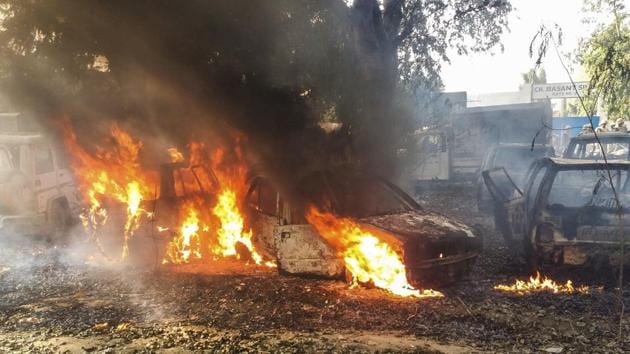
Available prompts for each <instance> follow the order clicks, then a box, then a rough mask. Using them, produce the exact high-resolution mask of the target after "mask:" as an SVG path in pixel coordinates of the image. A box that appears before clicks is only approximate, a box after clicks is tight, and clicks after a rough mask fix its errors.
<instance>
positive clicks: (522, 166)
mask: <svg viewBox="0 0 630 354" xmlns="http://www.w3.org/2000/svg"><path fill="white" fill-rule="evenodd" d="M554 155H555V152H554V149H553V147H551V146H547V145H538V144H536V145H533V146H532V145H531V144H516V143H513V144H498V145H495V146H493V147H492V148H490V150H489V151H488V154H487V155H486V157H485V159H484V161H483V164H482V165H481V169H480V171H486V170H492V169H495V168H497V167H505V169H506V170H507V171H508V172H509V173H510V176H511V177H512V178H513V180H514V182H515V183H516V185H517V186H519V187H520V188H522V186H523V183H524V180H523V179H524V178H525V173H526V172H527V168H528V167H529V165H530V164H531V163H532V161H534V160H535V159H537V158H539V157H544V156H554ZM477 208H478V209H479V210H480V211H483V212H490V211H492V197H491V196H490V194H489V193H488V189H487V188H486V185H485V183H484V181H483V176H482V175H481V173H479V177H478V179H477Z"/></svg>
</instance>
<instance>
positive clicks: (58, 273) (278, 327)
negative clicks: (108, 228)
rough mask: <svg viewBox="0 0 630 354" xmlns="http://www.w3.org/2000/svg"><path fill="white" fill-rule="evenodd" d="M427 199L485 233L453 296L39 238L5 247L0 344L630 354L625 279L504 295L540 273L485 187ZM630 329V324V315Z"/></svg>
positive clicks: (442, 188) (0, 269)
mask: <svg viewBox="0 0 630 354" xmlns="http://www.w3.org/2000/svg"><path fill="white" fill-rule="evenodd" d="M418 200H419V202H420V203H421V205H422V206H423V207H425V208H427V209H433V210H436V211H438V212H442V213H444V214H447V215H449V216H454V217H456V218H458V219H460V220H461V221H464V222H466V223H468V224H471V225H474V224H476V225H477V226H478V227H479V228H480V230H481V231H482V234H483V236H484V251H483V254H482V255H481V257H480V258H479V259H478V260H477V264H476V266H475V269H474V270H473V272H472V273H471V275H470V276H469V277H468V278H467V279H464V280H463V281H461V282H459V283H457V284H455V285H453V286H451V287H448V288H446V289H441V290H442V291H443V292H444V293H445V297H444V298H430V299H413V298H398V297H394V296H392V295H390V294H387V293H385V292H383V291H381V290H378V289H364V288H353V289H349V288H348V286H347V284H345V283H342V282H336V281H327V280H317V279H303V278H298V277H285V276H280V275H278V274H277V272H276V271H275V270H274V269H268V268H262V267H253V266H244V265H240V264H237V263H230V262H221V263H216V264H214V263H211V264H196V265H185V266H169V267H163V268H160V269H159V270H156V271H151V272H139V271H134V270H130V269H124V268H122V269H121V268H107V267H100V266H99V267H96V266H90V265H86V264H84V263H80V262H69V261H67V260H66V259H64V257H65V256H64V253H63V252H62V251H60V250H58V249H51V248H47V247H44V246H41V245H40V246H37V245H35V246H33V245H29V246H28V247H27V246H25V247H23V248H22V249H17V250H16V249H6V248H5V249H3V250H2V251H0V252H2V254H1V255H0V256H1V257H0V352H15V351H21V352H85V351H98V352H112V353H113V352H116V353H118V352H159V351H173V352H186V351H190V352H199V351H213V352H214V351H219V352H233V351H239V352H260V351H263V352H286V353H298V352H321V351H326V352H416V353H417V352H427V353H434V352H446V353H467V352H519V353H524V352H532V353H534V352H551V353H559V352H564V353H568V352H602V353H608V352H619V353H622V352H628V351H630V337H628V336H624V337H623V338H622V339H621V340H619V339H618V337H617V334H618V330H619V326H620V321H619V308H618V299H617V294H618V291H617V290H615V289H614V287H605V286H604V287H603V288H601V289H596V288H594V289H595V290H594V291H591V292H590V293H589V294H588V295H581V294H532V295H525V296H519V295H513V294H505V293H499V292H497V291H495V290H493V287H494V286H495V285H497V284H507V283H512V282H514V280H515V279H517V278H524V277H526V276H528V275H529V274H528V273H527V272H528V270H527V269H526V267H525V266H524V265H523V262H522V261H520V260H518V259H515V257H514V256H513V255H511V254H510V252H508V250H507V248H506V247H505V244H504V243H503V241H502V239H501V237H500V235H498V233H496V232H495V230H494V228H493V226H492V220H491V218H490V217H488V216H485V215H481V214H479V213H478V212H477V209H476V206H475V203H474V200H475V199H474V188H472V185H469V184H466V183H461V184H455V183H450V184H440V185H438V186H437V188H436V186H430V187H425V188H422V189H421V190H420V193H419V195H418ZM16 259H19V262H16V261H15V260H16ZM553 277H554V278H555V279H557V280H558V281H563V280H566V279H569V278H571V279H575V278H576V276H575V275H574V274H567V273H562V272H558V273H557V274H553ZM604 278H605V277H604ZM576 281H577V282H578V283H579V282H580V278H578V280H576ZM585 281H586V280H585ZM588 281H589V282H593V281H594V280H590V279H589V280H588ZM581 284H583V283H581ZM588 284H589V285H593V286H594V287H598V286H600V285H605V281H604V280H602V284H597V283H588ZM628 297H629V296H628V293H627V291H626V294H625V302H626V303H627V302H628ZM621 326H622V330H623V331H624V333H627V332H628V330H629V329H630V328H629V327H630V322H629V321H628V320H627V319H625V318H624V320H623V321H622V322H621Z"/></svg>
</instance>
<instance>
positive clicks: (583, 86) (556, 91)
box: [532, 81, 588, 100]
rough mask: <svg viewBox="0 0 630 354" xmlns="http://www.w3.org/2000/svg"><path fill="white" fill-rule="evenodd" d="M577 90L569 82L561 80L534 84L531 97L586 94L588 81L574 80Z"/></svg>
mask: <svg viewBox="0 0 630 354" xmlns="http://www.w3.org/2000/svg"><path fill="white" fill-rule="evenodd" d="M575 87H576V88H577V92H576V90H575V88H574V87H573V84H571V83H570V82H561V83H556V84H534V85H532V99H533V100H542V99H546V98H573V97H578V93H579V94H580V96H582V97H584V96H586V92H587V91H588V82H586V81H584V82H576V83H575Z"/></svg>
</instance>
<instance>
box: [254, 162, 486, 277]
mask: <svg viewBox="0 0 630 354" xmlns="http://www.w3.org/2000/svg"><path fill="white" fill-rule="evenodd" d="M298 186H299V187H298V191H296V193H295V194H296V196H294V197H293V198H291V200H289V199H288V198H285V197H284V196H283V195H282V193H280V192H279V191H278V189H277V188H275V187H274V186H273V184H272V183H270V181H269V180H268V179H266V178H265V177H263V176H256V177H253V178H252V179H251V182H250V188H249V190H248V193H247V197H246V203H247V208H248V215H249V219H250V220H251V224H252V228H253V232H254V237H255V239H256V240H257V242H258V243H259V244H261V245H263V247H262V248H264V249H266V252H268V254H269V255H270V256H273V257H275V258H277V261H278V268H279V270H280V272H281V273H285V274H302V275H316V276H323V277H330V278H336V277H343V276H344V268H345V267H344V260H345V261H346V267H347V263H348V262H347V260H348V256H347V253H346V254H345V255H344V257H340V254H339V253H340V252H339V247H335V245H334V244H335V243H339V242H342V243H343V242H344V240H343V238H346V237H350V236H348V233H351V231H348V232H344V231H340V230H332V229H334V228H335V227H337V226H338V227H339V228H344V227H345V228H346V230H354V231H355V232H356V233H363V234H366V235H367V234H370V235H371V234H374V235H378V236H379V238H380V239H386V240H387V244H388V245H391V246H392V248H393V249H394V250H395V251H396V252H397V253H398V254H400V255H401V256H402V257H401V258H402V260H403V262H404V264H405V269H406V278H407V279H408V280H409V281H410V282H411V284H413V285H414V286H420V284H421V286H427V285H436V284H445V283H449V282H452V281H454V280H456V279H457V278H459V277H460V276H462V275H464V274H466V273H467V272H468V271H469V270H470V268H471V266H472V264H473V263H474V261H475V259H476V257H477V256H478V254H479V251H480V248H481V238H480V236H479V235H477V234H476V233H475V232H473V230H472V229H470V228H469V227H467V226H465V225H463V224H461V223H459V222H457V221H455V220H452V219H450V218H447V217H445V216H442V215H439V214H437V213H433V212H430V211H426V210H423V209H422V208H421V207H420V206H419V205H418V204H417V203H416V202H415V201H414V200H413V199H412V198H411V197H409V196H408V195H407V194H405V193H404V192H403V191H402V190H401V189H399V188H398V187H396V186H395V185H393V184H391V183H389V182H387V181H386V180H384V179H381V178H379V177H376V176H372V175H369V174H366V173H362V172H359V171H357V170H354V169H351V168H342V169H338V170H336V171H319V172H316V173H313V174H310V175H308V176H306V177H304V178H302V179H300V182H299V183H298ZM313 205H315V206H317V208H319V209H323V210H328V211H331V212H332V213H334V215H337V216H339V218H340V219H333V217H332V215H333V214H324V213H321V212H319V211H316V210H314V208H313ZM326 215H328V219H325V218H326ZM335 222H338V224H337V225H335V224H334V223H335ZM344 223H346V224H345V225H343V224H344ZM349 224H351V225H350V226H349ZM327 231H331V235H332V236H331V235H325V234H326V233H327ZM349 242H351V243H352V242H361V241H360V240H359V239H358V238H357V239H355V240H352V241H349ZM341 258H344V259H341Z"/></svg>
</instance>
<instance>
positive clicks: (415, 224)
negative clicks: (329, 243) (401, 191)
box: [359, 210, 476, 240]
mask: <svg viewBox="0 0 630 354" xmlns="http://www.w3.org/2000/svg"><path fill="white" fill-rule="evenodd" d="M359 221H360V222H361V223H364V224H369V225H372V226H376V227H378V228H380V229H383V230H386V231H389V232H391V233H394V234H396V235H399V236H402V237H403V238H412V237H414V238H415V237H423V238H428V239H435V240H438V239H442V238H451V237H461V238H467V237H470V238H474V237H476V235H475V233H474V232H473V230H472V229H471V228H470V227H468V226H466V225H464V224H462V223H460V222H458V221H455V220H453V219H450V218H447V217H445V216H443V215H440V214H437V213H434V212H429V211H423V210H411V211H405V212H401V213H393V214H387V215H377V216H369V217H366V218H362V219H360V220H359Z"/></svg>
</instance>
